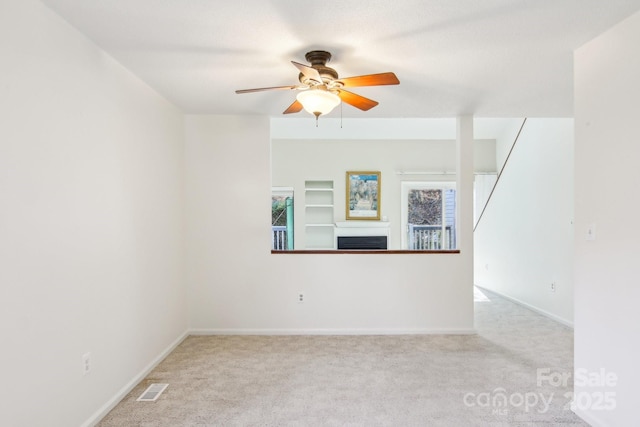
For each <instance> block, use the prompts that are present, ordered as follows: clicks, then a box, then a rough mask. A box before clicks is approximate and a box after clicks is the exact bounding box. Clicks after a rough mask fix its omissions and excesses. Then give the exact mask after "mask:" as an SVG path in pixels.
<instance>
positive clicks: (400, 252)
mask: <svg viewBox="0 0 640 427" xmlns="http://www.w3.org/2000/svg"><path fill="white" fill-rule="evenodd" d="M271 253H272V254H289V255H291V254H330V255H343V254H376V255H378V254H386V255H403V254H424V255H433V254H459V253H460V249H451V250H419V251H414V250H409V249H354V250H348V249H299V250H293V251H274V250H272V251H271Z"/></svg>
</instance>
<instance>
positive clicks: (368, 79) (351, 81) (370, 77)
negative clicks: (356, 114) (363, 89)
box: [337, 73, 400, 87]
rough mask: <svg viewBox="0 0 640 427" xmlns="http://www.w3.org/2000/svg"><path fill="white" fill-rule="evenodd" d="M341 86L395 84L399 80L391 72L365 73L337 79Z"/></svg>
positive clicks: (398, 82)
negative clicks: (364, 74)
mask: <svg viewBox="0 0 640 427" xmlns="http://www.w3.org/2000/svg"><path fill="white" fill-rule="evenodd" d="M337 81H339V82H341V83H342V85H343V87H357V86H383V85H397V84H400V80H398V78H397V77H396V75H395V74H393V73H380V74H367V75H366V76H357V77H347V78H345V79H338V80H337Z"/></svg>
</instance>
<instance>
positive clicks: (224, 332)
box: [189, 328, 477, 335]
mask: <svg viewBox="0 0 640 427" xmlns="http://www.w3.org/2000/svg"><path fill="white" fill-rule="evenodd" d="M189 333H190V334H191V335H475V334H477V331H476V330H475V329H243V328H239V329H191V330H190V331H189Z"/></svg>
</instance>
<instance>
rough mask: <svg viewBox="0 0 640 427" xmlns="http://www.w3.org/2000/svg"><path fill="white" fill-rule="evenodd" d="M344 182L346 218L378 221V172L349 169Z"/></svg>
mask: <svg viewBox="0 0 640 427" xmlns="http://www.w3.org/2000/svg"><path fill="white" fill-rule="evenodd" d="M346 184H347V185H346V192H345V193H346V215H345V217H346V219H348V220H350V219H352V220H374V221H379V220H380V185H381V176H380V172H378V171H349V172H347V182H346Z"/></svg>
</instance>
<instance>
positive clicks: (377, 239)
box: [335, 221, 389, 250]
mask: <svg viewBox="0 0 640 427" xmlns="http://www.w3.org/2000/svg"><path fill="white" fill-rule="evenodd" d="M335 238H336V242H335V247H336V249H342V250H385V249H389V223H388V222H386V221H345V222H337V223H336V228H335Z"/></svg>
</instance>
